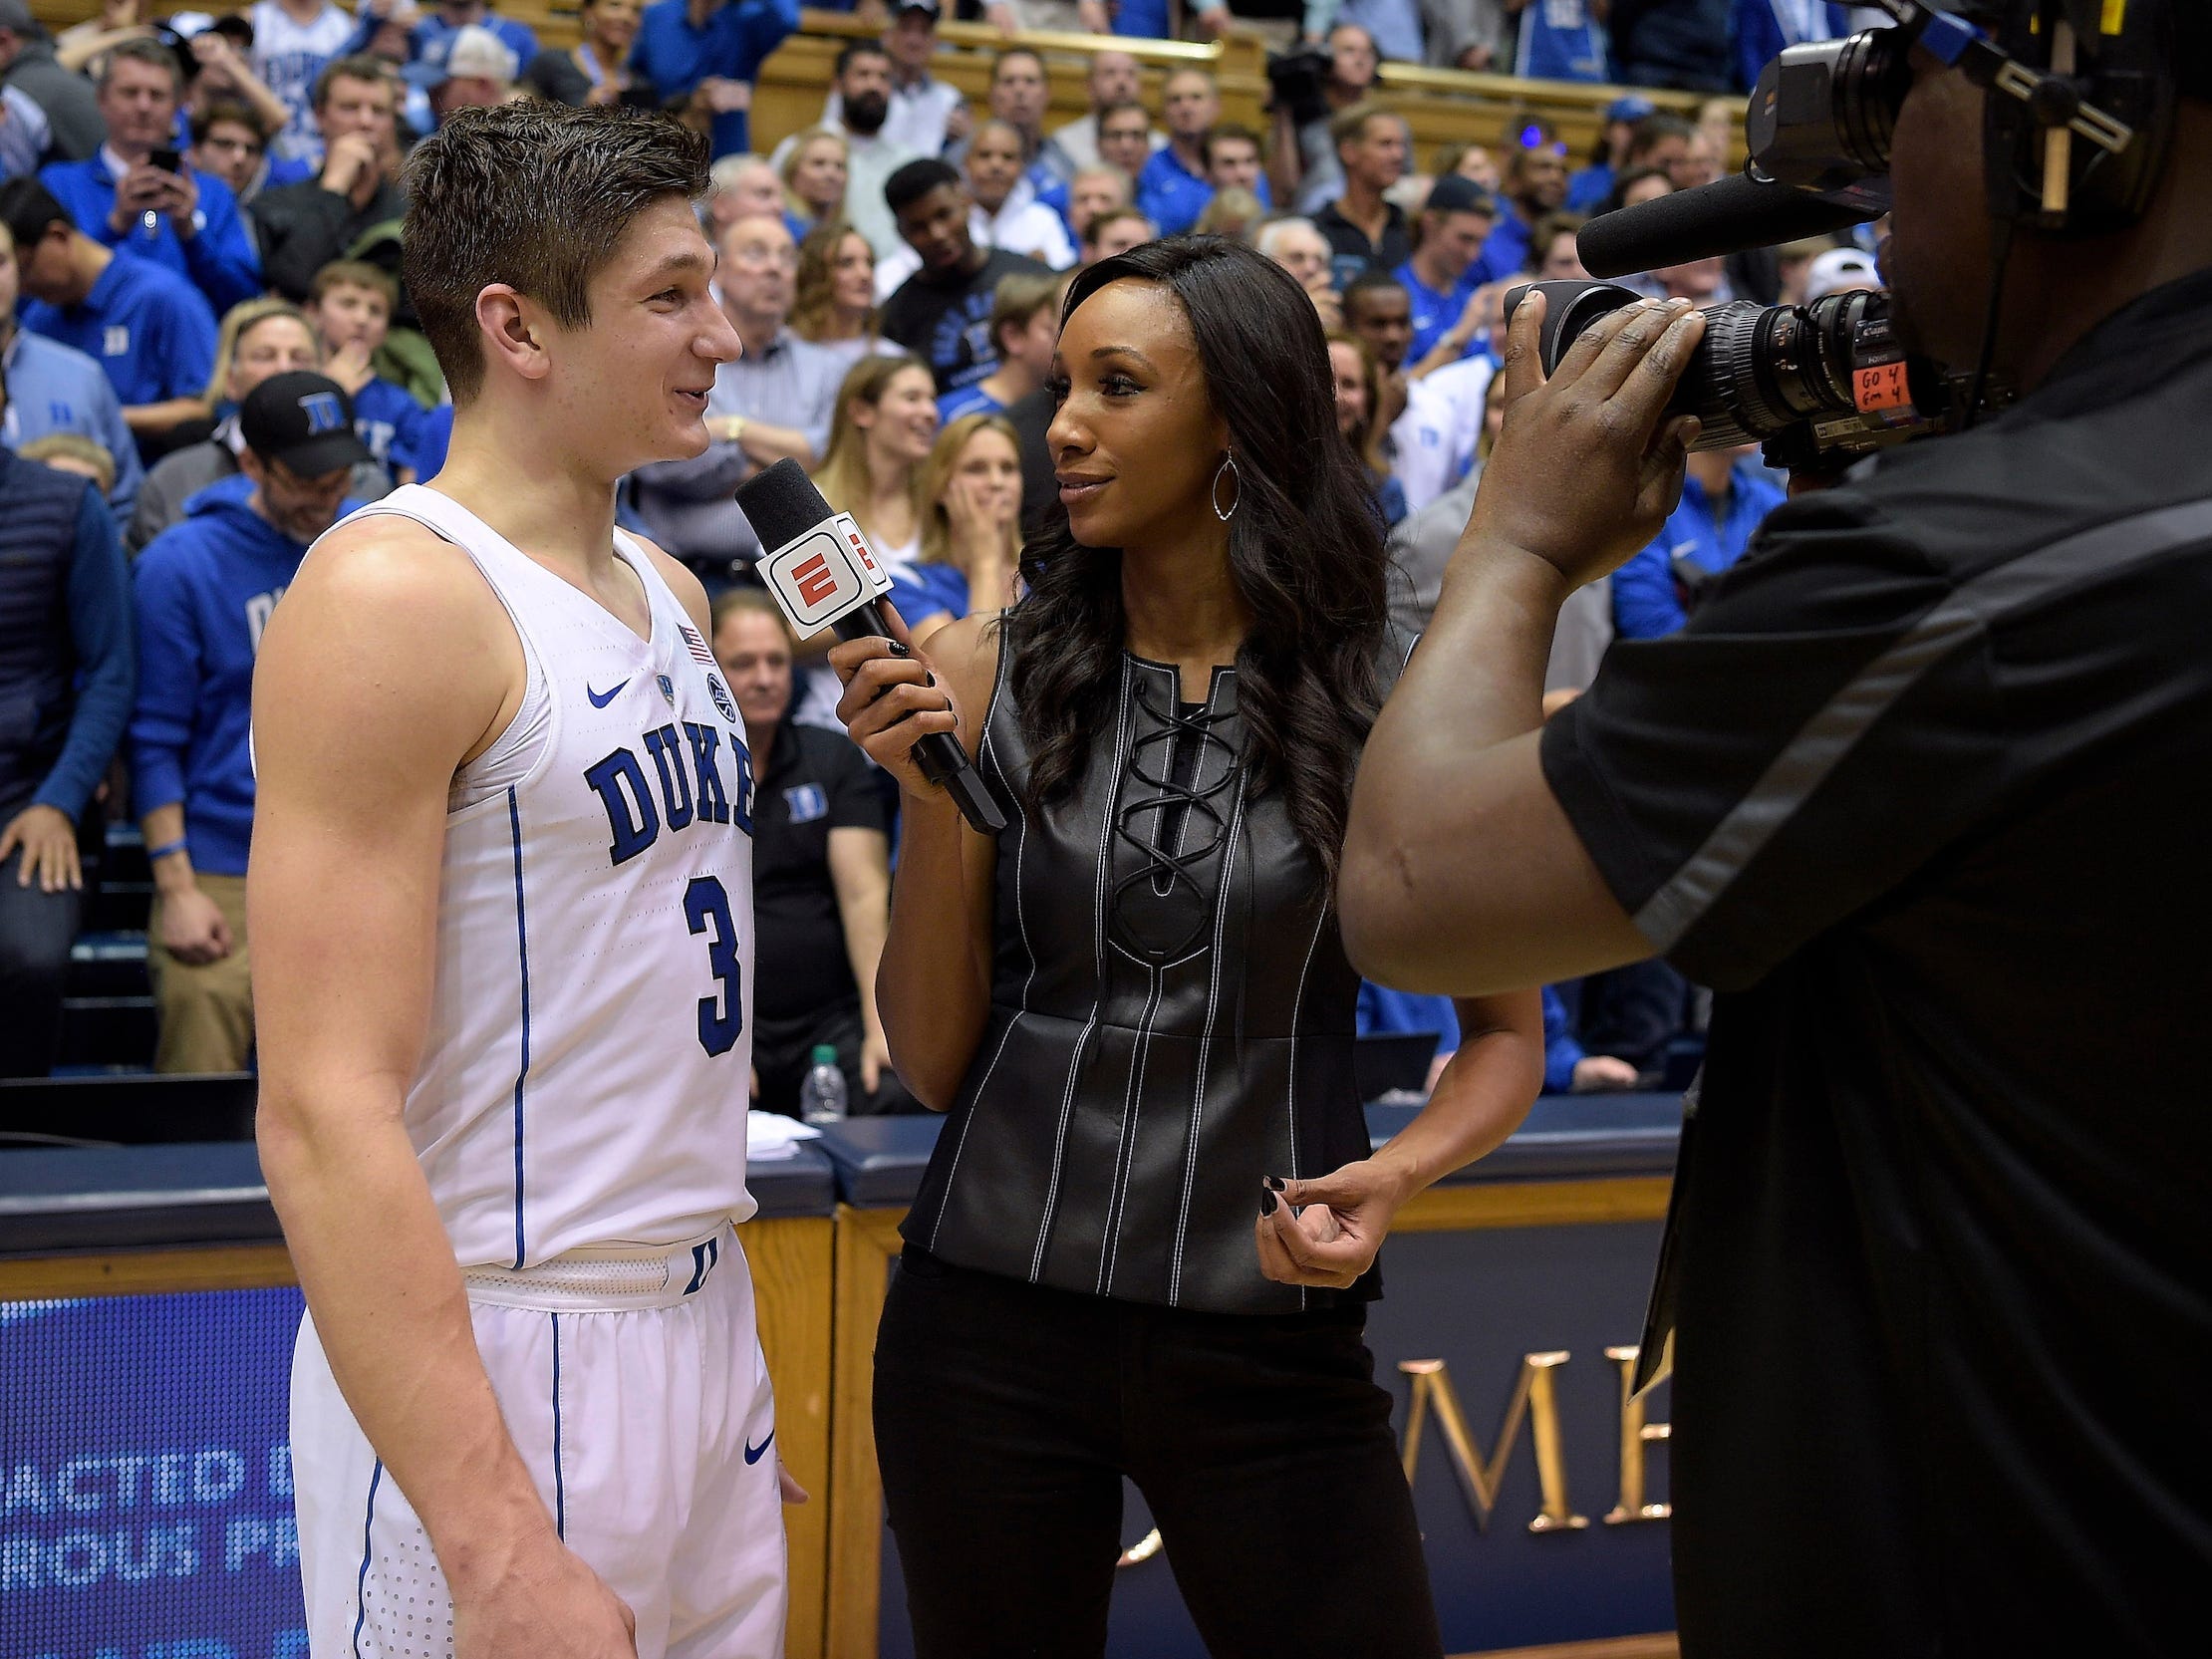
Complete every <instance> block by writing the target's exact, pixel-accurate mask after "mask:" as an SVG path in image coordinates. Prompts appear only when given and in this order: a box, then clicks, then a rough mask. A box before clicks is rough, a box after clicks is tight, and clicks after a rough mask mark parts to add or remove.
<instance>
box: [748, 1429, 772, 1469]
mask: <svg viewBox="0 0 2212 1659" xmlns="http://www.w3.org/2000/svg"><path fill="white" fill-rule="evenodd" d="M775 1441H776V1432H775V1430H773V1429H770V1430H769V1431H768V1438H767V1439H766V1440H764V1441H762V1442H761V1443H760V1444H759V1445H758V1446H748V1447H746V1448H745V1462H747V1463H758V1462H759V1461H760V1460H761V1459H762V1458H763V1457H764V1456H766V1455H767V1451H768V1448H769V1447H771V1446H773V1445H774V1444H775Z"/></svg>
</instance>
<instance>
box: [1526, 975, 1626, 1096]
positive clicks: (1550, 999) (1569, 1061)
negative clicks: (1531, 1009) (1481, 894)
mask: <svg viewBox="0 0 2212 1659" xmlns="http://www.w3.org/2000/svg"><path fill="white" fill-rule="evenodd" d="M1636 1078H1637V1071H1636V1068H1635V1067H1634V1066H1632V1065H1630V1064H1629V1063H1628V1062H1627V1061H1626V1060H1624V1059H1622V1058H1620V1057H1619V1056H1618V1055H1616V1054H1591V1053H1588V1052H1585V1051H1584V1049H1583V1047H1582V1045H1581V1043H1580V1042H1578V1041H1576V1040H1575V1036H1574V1025H1573V1022H1572V1021H1571V1020H1569V1019H1568V1018H1567V1008H1566V1003H1565V1002H1564V1001H1562V1000H1561V999H1560V997H1559V993H1558V992H1557V991H1555V990H1553V989H1552V988H1551V987H1550V986H1549V985H1545V986H1544V987H1543V1092H1544V1093H1545V1094H1598V1093H1602V1092H1605V1091H1608V1090H1615V1089H1632V1088H1634V1087H1635V1086H1636Z"/></svg>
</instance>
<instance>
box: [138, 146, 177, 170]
mask: <svg viewBox="0 0 2212 1659" xmlns="http://www.w3.org/2000/svg"><path fill="white" fill-rule="evenodd" d="M145 163H146V165H147V166H149V167H159V168H160V169H161V170H162V171H163V172H176V171H179V170H180V169H181V168H182V167H183V164H184V157H183V156H181V155H179V154H178V153H177V152H176V151H175V150H173V149H149V150H147V151H146V156H145Z"/></svg>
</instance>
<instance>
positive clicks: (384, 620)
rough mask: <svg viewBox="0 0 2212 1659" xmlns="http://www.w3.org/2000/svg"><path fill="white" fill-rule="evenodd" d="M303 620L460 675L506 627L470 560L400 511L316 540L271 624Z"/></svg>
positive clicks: (354, 522)
mask: <svg viewBox="0 0 2212 1659" xmlns="http://www.w3.org/2000/svg"><path fill="white" fill-rule="evenodd" d="M307 622H312V623H313V624H314V625H315V626H316V627H317V628H318V629H320V630H324V631H338V630H343V637H344V638H345V639H346V641H347V642H348V643H349V644H350V645H351V646H353V647H355V648H356V649H359V650H364V651H371V652H374V653H376V654H378V655H379V656H380V657H383V656H384V655H385V654H390V655H389V658H388V659H387V660H390V661H396V662H426V663H439V664H441V665H442V667H443V671H444V672H443V673H441V675H440V676H439V678H440V679H445V678H448V677H449V676H450V675H452V674H454V673H462V674H465V672H466V669H467V667H468V665H469V664H470V663H471V662H481V661H482V660H484V658H485V657H486V655H487V653H485V651H484V650H483V648H484V647H485V646H487V645H490V644H492V643H493V642H494V641H495V640H497V639H498V638H499V637H500V636H501V635H502V634H511V633H512V625H511V624H510V623H508V622H507V621H506V611H505V609H504V607H502V606H501V605H500V603H499V599H498V596H497V595H496V594H494V593H493V592H492V590H491V586H490V584H489V583H488V582H486V581H485V580H484V578H483V575H482V574H481V572H479V571H478V570H477V569H476V565H475V561H474V560H472V559H470V558H469V556H468V555H467V554H466V553H465V552H463V551H462V550H461V549H460V548H458V547H456V546H455V545H454V544H453V543H451V542H449V541H447V540H446V539H445V538H444V537H443V536H440V535H439V534H437V532H436V531H434V530H432V529H430V528H429V526H427V525H425V524H421V523H418V522H417V521H415V519H412V518H408V517H405V516H403V515H401V514H398V513H360V514H356V515H355V516H354V517H352V518H349V519H347V520H345V521H344V522H343V523H340V524H338V525H336V526H334V527H333V528H332V529H331V530H329V531H327V532H326V533H325V534H324V535H323V536H322V538H321V539H320V540H318V541H317V542H316V543H315V546H314V547H313V548H312V549H311V550H310V552H309V554H308V556H307V557H306V558H305V559H303V560H302V561H301V563H300V568H299V571H298V573H297V574H296V575H295V576H294V577H293V579H292V582H291V585H290V586H289V587H288V588H287V589H286V590H285V596H284V603H283V604H282V605H280V606H279V607H278V608H277V611H276V614H275V616H274V617H273V618H272V621H271V627H272V629H274V628H275V627H276V626H277V625H278V624H279V623H283V624H286V625H289V626H290V627H294V628H296V627H298V626H300V625H301V624H303V623H307ZM453 654H460V655H459V656H458V657H455V656H454V655H453Z"/></svg>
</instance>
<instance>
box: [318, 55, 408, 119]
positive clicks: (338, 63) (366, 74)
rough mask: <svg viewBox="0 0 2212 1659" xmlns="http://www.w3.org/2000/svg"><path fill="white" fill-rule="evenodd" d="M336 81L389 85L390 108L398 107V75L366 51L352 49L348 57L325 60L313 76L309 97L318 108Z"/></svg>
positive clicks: (328, 98)
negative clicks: (320, 71)
mask: <svg viewBox="0 0 2212 1659" xmlns="http://www.w3.org/2000/svg"><path fill="white" fill-rule="evenodd" d="M339 81H366V82H368V83H369V84H370V85H371V86H373V87H389V88H390V89H391V90H392V107H393V109H394V110H395V111H397V110H398V109H399V107H400V77H399V76H398V74H396V73H395V72H394V70H393V68H392V66H391V65H390V64H388V63H386V62H385V61H384V60H383V59H382V58H375V57H371V56H370V55H369V54H368V53H366V52H356V53H355V54H354V55H353V56H352V57H350V58H333V59H332V60H331V61H330V62H329V63H327V64H325V65H324V66H323V73H322V74H320V75H318V76H316V77H315V97H314V99H313V101H312V103H313V107H314V108H315V109H317V110H320V109H322V108H323V106H324V105H326V104H328V103H329V102H330V89H331V87H332V85H333V84H334V83H336V82H339Z"/></svg>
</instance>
